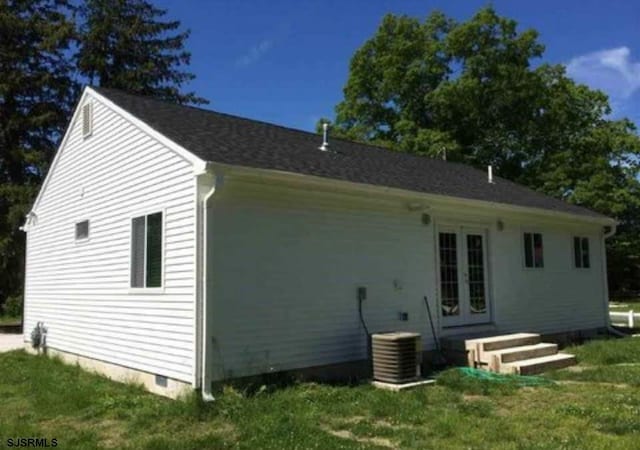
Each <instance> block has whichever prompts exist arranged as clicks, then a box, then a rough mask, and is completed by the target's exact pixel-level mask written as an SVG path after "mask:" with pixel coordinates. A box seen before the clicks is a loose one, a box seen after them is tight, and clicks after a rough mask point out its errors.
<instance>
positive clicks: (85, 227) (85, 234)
mask: <svg viewBox="0 0 640 450" xmlns="http://www.w3.org/2000/svg"><path fill="white" fill-rule="evenodd" d="M84 239H89V221H88V220H83V221H82V222H76V241H82V240H84Z"/></svg>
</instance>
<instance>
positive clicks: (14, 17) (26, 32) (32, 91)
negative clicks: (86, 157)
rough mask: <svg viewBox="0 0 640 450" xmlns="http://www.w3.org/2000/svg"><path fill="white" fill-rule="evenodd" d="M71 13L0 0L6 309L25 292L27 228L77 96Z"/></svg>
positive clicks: (24, 0) (39, 3) (0, 285)
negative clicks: (26, 221)
mask: <svg viewBox="0 0 640 450" xmlns="http://www.w3.org/2000/svg"><path fill="white" fill-rule="evenodd" d="M68 11H69V10H68V4H67V2H66V1H63V0H4V1H3V2H0V74H1V76H0V305H1V304H2V303H3V302H4V300H5V299H6V298H7V297H9V296H13V295H19V293H20V292H21V291H22V284H23V273H24V270H23V267H24V266H23V261H24V234H23V233H22V232H21V231H20V230H19V227H20V225H22V223H23V222H24V217H25V214H26V213H27V212H28V210H29V207H30V204H31V201H32V200H33V197H34V195H35V193H36V192H37V189H38V186H39V184H40V181H41V180H42V176H43V174H44V172H45V171H46V168H47V166H48V163H49V161H50V158H51V155H52V154H53V150H54V148H55V144H56V142H57V140H58V139H59V136H60V133H61V132H62V129H63V127H64V125H65V124H66V121H67V120H68V117H69V114H70V109H71V107H72V102H73V98H74V96H75V93H76V85H75V83H74V81H73V79H72V77H71V73H72V66H71V64H70V63H69V60H68V58H67V56H66V52H67V51H68V49H69V47H70V44H71V42H72V38H73V36H74V26H73V23H71V22H70V21H69V19H68Z"/></svg>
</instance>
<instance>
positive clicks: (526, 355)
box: [500, 345, 558, 363]
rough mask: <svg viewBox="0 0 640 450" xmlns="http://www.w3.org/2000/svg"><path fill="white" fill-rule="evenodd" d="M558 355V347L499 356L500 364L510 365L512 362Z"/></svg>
mask: <svg viewBox="0 0 640 450" xmlns="http://www.w3.org/2000/svg"><path fill="white" fill-rule="evenodd" d="M556 353H558V346H557V345H554V346H549V347H544V348H537V349H532V350H523V351H521V352H514V353H505V354H503V355H500V356H501V357H502V358H501V361H500V362H502V363H510V362H514V361H522V360H523V359H531V358H539V357H541V356H550V355H555V354H556Z"/></svg>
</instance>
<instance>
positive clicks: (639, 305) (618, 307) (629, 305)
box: [609, 298, 640, 312]
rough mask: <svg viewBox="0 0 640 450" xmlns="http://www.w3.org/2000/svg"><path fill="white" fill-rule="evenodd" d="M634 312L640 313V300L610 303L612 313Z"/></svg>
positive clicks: (631, 299)
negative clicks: (631, 310)
mask: <svg viewBox="0 0 640 450" xmlns="http://www.w3.org/2000/svg"><path fill="white" fill-rule="evenodd" d="M630 309H633V310H634V311H638V312H640V298H626V299H613V300H611V301H610V302H609V310H610V311H616V312H618V311H623V312H626V311H629V310H630Z"/></svg>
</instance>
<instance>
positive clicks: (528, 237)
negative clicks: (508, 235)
mask: <svg viewBox="0 0 640 450" xmlns="http://www.w3.org/2000/svg"><path fill="white" fill-rule="evenodd" d="M524 266H525V267H527V268H531V269H541V268H543V267H544V248H543V244H542V234H541V233H524Z"/></svg>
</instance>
